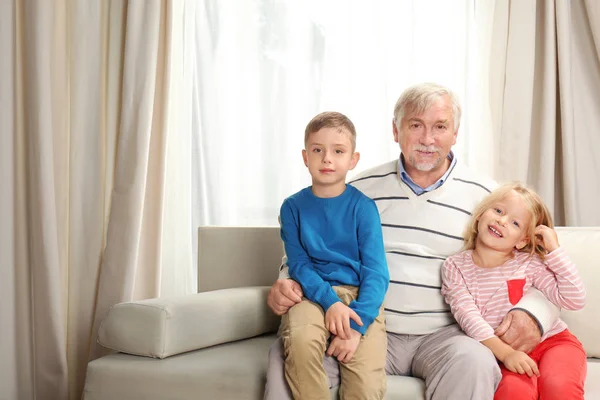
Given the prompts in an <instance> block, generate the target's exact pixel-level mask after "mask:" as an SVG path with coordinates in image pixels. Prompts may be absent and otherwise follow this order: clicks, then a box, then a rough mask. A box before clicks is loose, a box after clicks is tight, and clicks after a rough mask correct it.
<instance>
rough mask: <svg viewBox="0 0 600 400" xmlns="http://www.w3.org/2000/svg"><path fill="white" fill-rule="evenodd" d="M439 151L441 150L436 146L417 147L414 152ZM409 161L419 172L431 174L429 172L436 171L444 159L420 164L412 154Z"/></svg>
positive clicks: (440, 158)
mask: <svg viewBox="0 0 600 400" xmlns="http://www.w3.org/2000/svg"><path fill="white" fill-rule="evenodd" d="M439 150H440V149H439V148H438V147H435V146H429V147H427V146H416V147H414V148H413V151H424V152H436V151H439ZM408 159H409V161H410V163H411V164H412V165H413V167H415V168H416V169H417V170H419V171H422V172H429V171H431V170H433V169H435V168H436V167H437V166H438V165H440V162H442V157H438V158H437V159H436V160H435V161H434V162H430V163H418V162H417V160H416V159H415V156H414V155H413V154H411V155H410V157H409V158H408Z"/></svg>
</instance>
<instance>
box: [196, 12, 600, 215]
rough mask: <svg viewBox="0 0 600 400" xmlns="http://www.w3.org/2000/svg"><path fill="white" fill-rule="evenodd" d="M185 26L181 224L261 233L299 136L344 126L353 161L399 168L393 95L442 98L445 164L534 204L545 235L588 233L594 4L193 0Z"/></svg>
mask: <svg viewBox="0 0 600 400" xmlns="http://www.w3.org/2000/svg"><path fill="white" fill-rule="evenodd" d="M201 3H202V6H201V7H199V8H198V12H197V13H196V16H195V21H196V32H195V54H196V57H197V58H196V60H195V65H196V67H195V73H196V76H195V80H194V98H193V112H194V123H193V131H194V138H193V140H194V141H193V160H192V162H193V199H194V201H193V207H194V216H193V220H194V225H276V224H277V214H278V211H279V210H278V208H279V206H280V204H281V202H282V200H283V199H284V198H285V197H286V196H288V195H290V194H292V193H294V192H295V191H297V190H299V189H300V188H302V187H304V186H307V185H309V184H310V180H309V175H308V173H307V172H306V169H305V167H304V166H303V164H302V162H301V159H300V150H301V149H302V146H303V143H302V141H303V130H304V127H305V125H306V123H307V122H308V121H309V120H310V118H311V117H312V116H314V115H315V114H317V113H318V112H320V111H324V110H337V111H341V112H343V113H345V114H347V115H348V116H349V117H350V118H351V119H352V120H353V121H354V123H355V124H356V127H357V131H358V141H357V150H358V151H360V152H361V155H362V158H361V161H360V162H359V164H358V166H357V168H356V170H355V171H354V172H351V173H350V177H351V176H352V175H353V174H354V173H356V172H359V171H361V170H364V169H366V168H368V167H371V166H373V165H376V164H379V163H381V162H384V161H386V160H389V159H392V158H395V157H397V156H398V147H397V145H396V144H395V143H394V142H393V141H392V136H391V118H392V109H393V104H394V102H395V101H396V99H397V97H398V96H399V94H400V92H401V91H402V90H403V89H404V88H406V87H407V86H409V85H411V84H414V83H418V82H423V81H434V82H438V83H441V84H444V85H447V86H449V87H450V88H452V89H453V90H454V91H456V92H457V94H458V95H459V97H460V99H461V103H462V105H463V119H462V123H461V128H460V131H459V136H458V142H457V144H456V146H455V147H454V151H455V153H456V154H457V156H458V157H459V159H460V160H461V162H465V163H466V164H468V165H470V166H471V167H472V168H474V169H477V170H479V171H480V172H481V173H483V174H485V175H488V176H491V177H493V178H495V179H497V180H499V181H501V182H503V181H508V180H521V181H524V182H527V183H529V184H530V185H532V186H533V187H534V188H535V189H537V190H538V191H539V192H540V194H541V195H542V196H543V198H544V199H545V200H546V202H547V203H548V205H549V207H550V209H551V210H553V212H554V217H555V220H556V223H557V224H561V225H600V213H597V212H595V199H596V198H598V197H599V195H600V183H599V181H598V180H597V179H595V177H596V176H597V175H598V174H599V173H600V167H598V162H597V161H596V157H595V154H596V153H597V151H596V149H597V148H598V147H599V145H600V136H598V135H596V134H595V127H596V126H598V125H599V124H598V122H600V120H599V119H598V118H600V114H599V113H598V112H597V111H598V110H599V109H600V84H599V82H600V77H599V67H598V63H599V61H598V54H599V52H598V48H599V46H600V45H599V41H600V33H599V29H600V28H599V23H600V22H599V21H600V11H599V8H600V2H596V1H594V0H576V1H569V0H548V1H547V0H525V1H511V0H489V1H488V0H464V1H463V0H461V1H445V0H418V1H417V0H405V1H386V0H379V1H372V2H364V1H360V0H350V1H345V0H344V1H342V0H322V1H317V0H315V1H310V0H309V1H303V2H295V1H277V2H273V1H267V0H253V1H246V2H239V1H235V0H221V1H211V0H204V1H202V2H201Z"/></svg>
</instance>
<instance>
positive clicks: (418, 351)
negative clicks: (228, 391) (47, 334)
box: [265, 324, 502, 400]
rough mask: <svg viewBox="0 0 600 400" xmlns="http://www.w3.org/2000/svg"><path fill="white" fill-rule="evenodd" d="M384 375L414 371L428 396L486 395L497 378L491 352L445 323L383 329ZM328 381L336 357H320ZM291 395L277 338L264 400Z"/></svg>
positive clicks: (439, 399) (472, 399)
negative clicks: (423, 330) (423, 328)
mask: <svg viewBox="0 0 600 400" xmlns="http://www.w3.org/2000/svg"><path fill="white" fill-rule="evenodd" d="M387 337H388V350H387V362H386V367H385V371H386V374H387V375H402V376H414V377H418V378H421V379H423V380H424V381H425V386H426V388H427V389H426V393H425V398H426V399H428V400H448V399H450V400H453V399H460V400H492V399H493V398H494V392H495V391H496V387H497V386H498V383H499V382H500V379H501V377H502V376H501V374H500V368H499V367H498V363H497V362H496V359H495V357H494V355H493V354H492V352H491V351H490V350H489V349H488V348H487V347H485V346H484V345H482V344H481V343H479V342H477V341H475V340H473V339H471V338H470V337H468V336H467V335H465V334H464V333H463V332H462V331H461V330H460V328H459V327H458V325H456V324H455V325H450V326H447V327H445V328H442V329H440V330H438V331H436V332H434V333H431V334H428V335H401V334H395V333H390V332H388V334H387ZM323 364H324V365H325V371H326V372H327V376H328V377H329V382H330V385H331V387H335V386H338V385H339V384H340V369H339V366H338V361H337V360H336V359H335V358H333V357H328V356H325V357H324V358H323ZM287 399H290V400H291V399H292V394H291V392H290V389H289V387H288V385H287V382H286V380H285V374H284V356H283V345H282V343H281V339H277V341H276V342H275V343H273V345H271V348H270V349H269V366H268V370H267V384H266V387H265V400H287Z"/></svg>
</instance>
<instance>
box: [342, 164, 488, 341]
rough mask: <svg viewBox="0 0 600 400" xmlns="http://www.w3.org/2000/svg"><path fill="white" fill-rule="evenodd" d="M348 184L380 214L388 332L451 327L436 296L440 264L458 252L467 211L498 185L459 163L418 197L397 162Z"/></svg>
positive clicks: (449, 317)
mask: <svg viewBox="0 0 600 400" xmlns="http://www.w3.org/2000/svg"><path fill="white" fill-rule="evenodd" d="M350 183H351V184H352V185H354V186H355V187H356V188H358V189H359V190H361V191H362V192H363V193H365V194H366V195H367V196H369V197H371V198H372V199H373V200H375V203H376V204H377V207H378V208H379V213H380V216H381V225H382V229H383V238H384V242H385V250H386V254H387V262H388V268H389V272H390V286H389V289H388V292H387V295H386V298H385V303H384V304H385V310H386V324H387V328H386V329H387V331H389V332H393V333H402V334H427V333H431V332H434V331H436V330H438V329H440V328H442V327H444V326H447V325H450V324H452V323H454V322H455V321H454V318H453V317H452V314H451V313H450V308H449V307H448V305H447V304H446V303H445V302H444V298H443V296H442V295H441V292H440V289H441V286H442V283H441V274H440V270H441V267H442V263H443V262H444V260H445V259H446V257H448V256H450V255H452V254H455V253H457V252H458V251H460V250H461V248H462V245H463V239H462V236H463V231H464V229H465V227H466V225H467V223H468V221H469V218H470V216H471V211H472V210H473V209H474V208H475V206H476V204H477V203H478V202H479V201H480V200H481V199H482V198H483V197H485V196H486V195H487V194H488V193H489V192H490V190H492V189H494V188H495V187H496V183H495V182H494V181H492V180H490V179H484V178H482V177H479V176H477V175H476V174H474V173H473V172H471V171H470V170H468V169H467V168H466V167H465V166H463V165H461V163H460V161H459V162H457V163H456V165H455V166H454V168H453V170H452V171H450V175H449V176H448V178H447V180H446V181H445V182H444V184H443V185H442V186H441V187H439V188H438V189H435V190H433V191H431V192H426V193H423V194H421V195H420V196H417V195H416V194H415V193H414V192H413V191H412V189H411V188H410V187H409V186H408V185H406V184H405V183H404V182H403V181H402V179H400V176H399V174H398V160H394V161H391V162H388V163H386V164H383V165H380V166H378V167H375V168H372V169H370V170H368V171H365V172H363V173H361V174H360V175H358V176H357V177H355V178H354V179H353V180H352V181H351V182H350ZM399 203H400V204H401V206H399Z"/></svg>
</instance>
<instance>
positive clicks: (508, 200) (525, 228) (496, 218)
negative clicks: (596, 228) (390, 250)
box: [442, 183, 586, 400]
mask: <svg viewBox="0 0 600 400" xmlns="http://www.w3.org/2000/svg"><path fill="white" fill-rule="evenodd" d="M442 281H443V284H442V294H443V295H444V297H445V299H446V302H447V303H448V304H449V305H450V308H451V310H452V314H454V318H456V321H457V322H458V323H459V325H460V326H461V328H462V329H463V330H464V331H465V333H466V334H467V335H469V336H471V337H472V338H474V339H476V340H478V341H480V342H481V343H482V344H484V345H485V346H487V347H488V348H489V349H490V350H491V351H492V352H493V353H494V355H495V356H496V358H497V359H498V360H499V361H500V362H502V364H504V365H503V366H501V370H502V377H503V379H502V381H501V383H500V385H499V387H498V390H497V392H496V396H495V397H494V398H495V399H511V400H514V399H516V400H518V399H538V398H542V399H562V400H564V399H583V384H584V382H585V375H586V355H585V351H584V350H583V347H582V345H581V343H580V342H579V341H578V340H577V338H576V337H575V336H573V335H572V334H571V333H570V332H569V330H568V329H567V325H566V324H565V323H564V322H563V321H561V320H557V321H556V322H555V323H554V325H553V326H552V328H551V329H550V330H549V331H548V332H543V335H542V342H541V343H540V344H539V345H537V346H536V348H535V349H533V351H532V352H531V353H529V354H525V353H524V352H521V351H516V350H514V349H513V348H512V347H510V346H509V345H508V344H506V343H504V342H503V341H502V340H501V339H500V338H498V337H497V336H495V335H494V329H495V328H497V327H498V325H499V324H500V322H501V321H502V319H503V318H504V316H505V315H506V313H508V312H509V311H510V309H511V308H512V307H513V306H514V305H515V304H517V302H518V301H519V300H520V299H521V297H522V296H523V293H524V292H526V291H527V289H529V287H531V286H533V287H535V288H537V289H539V290H540V291H541V292H542V293H544V295H545V296H546V297H547V298H548V299H549V300H550V301H551V302H553V303H554V304H556V305H557V306H559V307H562V308H565V309H568V310H580V309H582V308H583V306H584V303H585V290H584V288H583V283H582V281H581V278H580V277H579V274H578V273H577V269H576V268H575V265H574V264H573V263H572V262H571V261H570V260H569V258H568V257H567V255H566V253H565V251H564V250H563V248H562V247H560V245H559V243H558V237H557V235H556V232H555V231H554V229H553V224H552V218H551V217H550V213H549V212H548V209H547V208H546V206H545V205H544V203H543V202H542V200H541V199H540V197H539V196H538V195H537V194H536V193H535V192H533V191H532V190H531V189H529V188H527V187H525V186H524V185H522V184H519V183H514V184H508V185H505V186H502V187H500V188H498V189H496V190H495V191H494V192H492V193H491V194H490V195H488V196H487V197H486V198H485V199H483V201H482V202H481V203H480V204H479V205H478V206H477V208H476V209H475V211H474V213H473V217H472V220H471V223H470V224H469V226H468V228H467V231H466V233H465V250H464V251H462V252H460V253H458V254H455V255H453V256H451V257H449V258H447V259H446V261H445V262H444V265H443V267H442Z"/></svg>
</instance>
